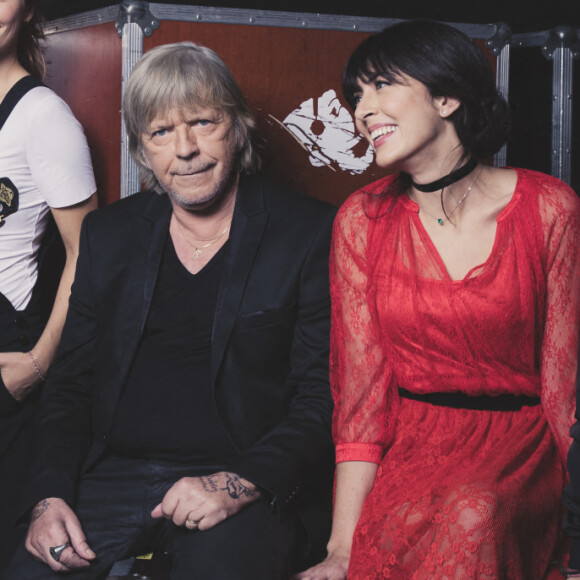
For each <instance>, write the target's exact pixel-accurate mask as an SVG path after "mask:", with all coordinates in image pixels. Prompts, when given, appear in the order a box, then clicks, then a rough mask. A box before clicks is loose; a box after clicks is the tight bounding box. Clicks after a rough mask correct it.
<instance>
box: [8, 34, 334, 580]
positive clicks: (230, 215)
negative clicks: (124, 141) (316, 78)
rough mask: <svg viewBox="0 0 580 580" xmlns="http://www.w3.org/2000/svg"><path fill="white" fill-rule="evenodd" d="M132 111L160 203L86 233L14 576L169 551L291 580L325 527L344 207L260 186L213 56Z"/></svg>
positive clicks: (228, 569) (146, 88)
mask: <svg viewBox="0 0 580 580" xmlns="http://www.w3.org/2000/svg"><path fill="white" fill-rule="evenodd" d="M123 110H124V117H125V123H126V128H127V133H128V137H129V147H130V151H131V154H132V156H133V158H134V159H135V160H136V162H137V163H138V164H139V166H140V167H141V170H142V179H143V182H144V183H145V185H146V187H147V191H144V192H142V193H138V194H135V195H133V196H130V197H129V198H127V199H124V200H121V201H119V202H116V203H114V204H111V205H109V206H107V207H104V208H102V209H100V210H98V211H96V212H93V213H91V214H89V216H88V217H87V219H86V220H85V222H84V224H83V230H82V234H81V251H80V256H79V260H78V266H77V277H76V280H75V283H74V286H73V290H72V294H71V298H70V307H69V314H68V318H67V322H66V326H65V330H64V333H63V338H62V341H61V347H60V354H59V357H58V360H57V362H56V363H55V365H54V367H53V368H52V369H51V377H50V380H49V382H48V384H47V385H46V388H45V391H44V399H43V402H42V405H41V411H40V414H39V418H38V439H37V442H36V448H35V449H36V455H35V458H34V461H33V463H32V466H31V477H30V481H29V482H28V486H27V488H26V491H25V493H24V499H25V501H24V502H23V505H22V513H23V514H24V516H23V518H25V517H26V518H29V519H27V520H26V521H27V524H28V525H29V527H28V535H27V539H26V543H25V546H23V547H22V549H21V550H20V551H19V552H18V553H17V554H16V556H15V558H14V559H13V561H12V564H11V567H10V568H9V570H8V572H7V576H6V577H7V578H8V579H10V580H15V579H18V580H21V579H22V578H26V579H28V580H32V579H42V580H47V579H49V578H60V577H61V573H62V572H72V577H73V578H75V579H76V578H78V579H81V578H82V579H88V578H102V577H104V576H106V574H107V573H108V570H109V569H110V567H111V565H112V564H113V563H114V562H115V561H116V560H119V559H123V558H126V557H128V556H130V555H136V554H139V553H140V552H144V551H150V550H163V551H166V552H168V553H169V554H171V556H172V570H171V578H172V579H174V580H176V579H187V580H189V579H191V578H200V579H202V578H203V579H210V578H215V579H219V580H228V579H240V580H241V579H246V578H247V579H250V578H251V579H252V580H255V579H264V580H274V579H276V578H288V576H289V574H290V573H291V571H292V569H293V565H294V566H298V567H300V566H304V565H305V564H306V563H307V561H308V559H309V558H310V557H311V558H312V559H313V561H314V560H315V559H316V558H317V557H320V553H319V554H314V553H312V551H313V550H316V549H317V548H318V549H320V550H324V545H325V542H326V540H327V539H328V532H329V522H330V513H329V512H330V509H329V508H330V500H331V493H330V489H329V484H330V483H331V479H332V462H333V457H332V443H331V435H330V420H331V412H332V400H331V396H330V389H329V384H328V350H329V349H328V347H329V345H328V341H329V338H328V332H329V310H330V304H329V290H328V267H327V259H328V253H329V240H330V231H331V227H332V222H333V218H334V214H335V210H334V208H332V207H331V206H329V205H327V204H325V203H323V202H321V201H318V200H315V199H314V198H310V197H308V196H304V195H300V194H296V193H294V192H291V191H287V190H286V189H284V188H282V187H280V186H278V185H276V184H274V183H272V182H270V181H268V180H266V179H265V178H262V177H260V176H258V175H256V174H255V171H256V169H257V166H258V159H257V156H256V153H255V150H254V148H253V146H252V139H251V137H252V132H253V127H254V119H253V115H252V113H251V110H250V108H249V106H248V105H247V103H246V101H245V99H244V97H243V95H242V93H241V91H240V89H239V87H238V86H237V84H236V83H235V81H234V79H233V77H232V75H231V73H230V71H229V70H228V68H227V67H226V65H225V64H224V63H223V62H222V61H221V60H220V58H219V57H218V56H217V55H216V54H215V53H214V52H213V51H211V50H209V49H208V48H204V47H200V46H197V45H194V44H192V43H178V44H170V45H165V46H160V47H157V48H155V49H153V50H151V51H149V52H148V53H147V54H145V56H144V57H143V58H142V59H141V61H140V62H139V63H138V64H137V65H136V67H135V69H134V71H133V73H132V74H131V76H130V78H129V80H128V83H127V87H126V91H125V95H124V102H123ZM316 510H318V512H317V511H316ZM28 522H29V523H28ZM305 547H307V548H308V549H305ZM293 563H294V564H293Z"/></svg>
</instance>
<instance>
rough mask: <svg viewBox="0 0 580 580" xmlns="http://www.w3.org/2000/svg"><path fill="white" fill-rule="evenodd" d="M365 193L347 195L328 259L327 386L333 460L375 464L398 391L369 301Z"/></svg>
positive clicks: (392, 419)
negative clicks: (330, 401) (330, 394)
mask: <svg viewBox="0 0 580 580" xmlns="http://www.w3.org/2000/svg"><path fill="white" fill-rule="evenodd" d="M363 197H364V194H361V193H358V194H354V195H352V196H351V197H350V198H349V199H348V200H347V201H346V202H345V204H343V206H342V207H341V210H340V211H339V214H338V217H337V219H336V221H335V226H334V233H333V246H332V251H331V259H330V284H331V286H330V291H331V298H332V319H331V320H332V323H331V324H332V326H331V328H332V330H331V386H332V391H333V397H334V401H335V410H334V421H333V435H334V441H335V445H336V460H337V462H341V461H349V460H350V461H352V460H357V461H370V462H373V463H380V461H381V458H382V456H383V453H384V450H385V447H386V445H387V444H388V442H389V439H390V436H391V434H392V431H393V426H394V422H395V418H396V405H397V401H398V395H397V394H396V392H394V391H395V389H394V386H393V384H392V372H391V370H390V368H389V366H388V361H387V360H386V357H385V355H384V352H383V349H382V348H381V344H380V340H379V336H380V332H379V329H378V328H377V325H376V320H375V319H373V315H372V311H373V309H372V305H371V304H370V303H369V301H368V279H369V269H370V266H369V264H368V262H367V257H366V244H367V232H368V228H369V219H368V218H367V216H366V215H365V213H364V208H363Z"/></svg>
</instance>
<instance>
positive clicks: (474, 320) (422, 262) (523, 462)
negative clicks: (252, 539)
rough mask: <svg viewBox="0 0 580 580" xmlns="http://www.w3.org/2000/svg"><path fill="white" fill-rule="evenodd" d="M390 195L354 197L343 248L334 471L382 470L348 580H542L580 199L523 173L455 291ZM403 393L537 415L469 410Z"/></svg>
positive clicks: (565, 388)
mask: <svg viewBox="0 0 580 580" xmlns="http://www.w3.org/2000/svg"><path fill="white" fill-rule="evenodd" d="M392 182H393V177H387V178H385V179H383V180H380V181H378V182H376V183H374V184H372V185H371V186H369V187H368V188H365V190H364V192H363V191H359V192H357V193H355V194H353V195H352V196H350V197H349V199H348V200H347V201H346V202H345V203H344V204H343V206H342V208H341V209H340V212H339V215H338V217H337V220H336V223H335V230H334V239H333V250H332V258H331V292H332V298H333V314H332V317H333V318H332V356H331V373H332V376H331V380H332V388H333V394H334V397H335V404H336V407H335V417H334V427H333V430H334V437H335V443H336V453H337V461H338V462H340V461H349V460H362V461H370V462H374V463H378V464H380V466H379V470H378V474H377V477H376V481H375V484H374V487H373V490H372V491H371V493H370V495H369V496H368V498H367V500H366V502H365V505H364V508H363V513H362V516H361V519H360V521H359V523H358V526H357V529H356V532H355V538H354V545H353V551H352V556H351V563H350V568H349V575H348V578H349V580H355V579H356V580H362V579H364V580H372V579H381V580H383V579H385V578H396V579H401V580H407V579H412V578H413V579H423V578H425V579H429V580H431V579H435V578H449V579H459V578H460V579H472V578H478V579H482V578H489V579H492V578H493V579H498V578H510V579H516V578H521V579H525V580H533V579H534V578H542V577H544V576H545V574H546V572H547V570H548V567H549V565H550V562H551V561H552V560H553V558H554V554H555V551H556V549H557V546H558V541H559V529H560V521H561V511H562V510H561V507H560V506H561V501H560V496H561V492H562V489H563V487H564V484H565V480H566V472H565V456H566V453H567V450H568V446H569V442H570V437H569V428H570V425H571V424H572V422H573V414H574V409H575V388H574V385H575V373H576V356H575V353H576V352H577V341H578V320H579V300H580V296H579V293H580V290H579V288H580V275H579V260H578V247H579V241H580V223H579V222H580V207H579V199H578V197H577V195H576V194H575V193H574V191H573V190H572V189H570V188H568V187H567V186H566V185H565V184H563V183H562V182H560V181H558V180H556V179H554V178H552V177H550V176H547V175H544V174H539V173H536V172H532V171H526V170H518V180H517V187H516V190H515V193H514V196H513V198H512V200H511V201H510V203H509V204H508V205H507V207H506V208H505V209H504V210H503V211H502V212H501V213H500V215H499V216H498V219H497V232H496V238H495V243H494V246H493V249H492V252H491V255H490V256H489V258H488V259H487V261H486V262H485V263H484V264H482V265H481V266H478V267H476V268H474V269H473V270H471V271H470V272H469V274H468V275H467V276H466V277H465V278H464V279H463V280H457V281H454V280H451V279H450V277H449V275H448V273H447V271H446V269H445V266H444V265H443V263H442V261H441V258H440V257H439V255H438V253H437V252H436V250H435V247H434V245H433V243H432V242H431V239H430V238H429V237H428V235H427V234H426V232H425V230H424V228H423V226H422V224H421V222H420V220H419V215H418V206H417V205H416V204H415V203H414V202H412V201H411V200H410V199H409V198H408V197H407V196H406V195H401V196H399V197H393V196H386V197H385V196H383V197H378V196H376V195H374V196H373V195H372V194H376V193H379V192H383V191H385V189H388V188H389V186H391V184H392ZM391 187H392V186H391ZM369 193H370V194H371V195H368V194H369ZM398 387H402V388H404V389H407V390H408V391H411V392H413V393H433V392H435V393H439V392H458V391H459V392H462V393H466V394H468V395H473V396H477V395H499V394H506V393H507V394H509V393H511V394H516V395H527V396H532V397H538V396H539V397H540V398H541V405H535V406H525V407H523V408H522V410H518V411H488V410H468V409H457V408H451V407H444V406H436V405H431V404H429V403H426V402H423V401H416V400H412V399H409V398H402V397H399V394H398Z"/></svg>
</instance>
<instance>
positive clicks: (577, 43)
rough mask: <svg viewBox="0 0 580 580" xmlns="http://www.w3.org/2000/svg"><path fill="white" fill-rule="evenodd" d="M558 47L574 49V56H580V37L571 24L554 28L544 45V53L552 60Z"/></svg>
mask: <svg viewBox="0 0 580 580" xmlns="http://www.w3.org/2000/svg"><path fill="white" fill-rule="evenodd" d="M558 48H569V49H571V51H572V56H573V58H579V57H580V38H578V34H577V31H575V30H574V29H573V28H572V27H571V26H557V27H556V28H552V29H551V30H550V31H549V33H548V36H547V38H546V42H544V43H543V45H542V54H543V55H544V56H545V57H546V58H547V59H548V60H552V58H553V56H554V51H555V50H557V49H558Z"/></svg>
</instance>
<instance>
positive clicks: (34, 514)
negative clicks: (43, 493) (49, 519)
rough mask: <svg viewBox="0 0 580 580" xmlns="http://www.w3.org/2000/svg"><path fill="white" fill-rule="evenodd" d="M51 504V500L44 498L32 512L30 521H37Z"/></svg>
mask: <svg viewBox="0 0 580 580" xmlns="http://www.w3.org/2000/svg"><path fill="white" fill-rule="evenodd" d="M49 506H50V502H49V501H48V500H47V499H43V500H42V501H41V502H39V503H37V504H36V505H35V506H34V509H33V510H32V513H31V514H30V521H31V522H34V521H36V520H37V519H38V518H39V517H40V516H41V515H42V514H43V513H44V512H45V511H46V510H47V509H48V507H49Z"/></svg>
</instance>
